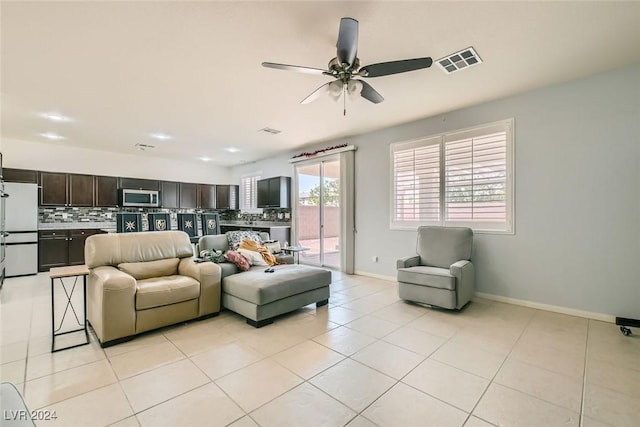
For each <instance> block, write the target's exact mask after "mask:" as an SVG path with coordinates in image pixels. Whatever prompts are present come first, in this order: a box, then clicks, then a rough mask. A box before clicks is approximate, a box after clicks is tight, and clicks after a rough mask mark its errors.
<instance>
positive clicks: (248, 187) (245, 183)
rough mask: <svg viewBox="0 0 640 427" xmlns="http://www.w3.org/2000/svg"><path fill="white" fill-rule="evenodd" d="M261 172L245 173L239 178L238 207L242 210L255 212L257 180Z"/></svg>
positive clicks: (256, 207) (256, 205)
mask: <svg viewBox="0 0 640 427" xmlns="http://www.w3.org/2000/svg"><path fill="white" fill-rule="evenodd" d="M260 178H261V174H258V173H256V174H251V175H245V176H243V177H242V179H241V180H240V192H241V194H240V209H241V210H242V211H243V212H257V211H261V209H258V181H259V180H260Z"/></svg>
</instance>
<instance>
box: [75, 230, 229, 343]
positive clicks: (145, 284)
mask: <svg viewBox="0 0 640 427" xmlns="http://www.w3.org/2000/svg"><path fill="white" fill-rule="evenodd" d="M84 250H85V263H86V265H87V267H89V271H90V273H89V280H88V283H87V317H88V319H89V323H90V324H91V326H92V327H93V329H94V330H95V332H96V334H97V336H98V339H99V340H100V343H101V345H102V346H103V347H107V346H109V345H113V344H117V343H119V342H122V341H126V340H128V339H130V338H132V337H133V336H134V335H136V334H139V333H141V332H144V331H149V330H152V329H156V328H159V327H162V326H167V325H171V324H174V323H178V322H183V321H186V320H190V319H195V318H200V317H209V316H212V315H216V314H218V313H219V312H220V268H219V267H218V266H217V265H216V264H214V263H211V262H208V263H200V264H197V263H195V262H194V261H193V247H192V246H191V242H190V240H189V236H188V235H187V234H186V233H184V232H182V231H155V232H143V233H119V234H115V233H113V234H98V235H94V236H90V237H89V238H88V239H87V241H86V244H85V249H84Z"/></svg>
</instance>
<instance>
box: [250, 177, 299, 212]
mask: <svg viewBox="0 0 640 427" xmlns="http://www.w3.org/2000/svg"><path fill="white" fill-rule="evenodd" d="M257 187H258V207H259V208H289V207H290V206H291V178H289V177H288V176H276V177H273V178H267V179H261V180H259V181H258V183H257Z"/></svg>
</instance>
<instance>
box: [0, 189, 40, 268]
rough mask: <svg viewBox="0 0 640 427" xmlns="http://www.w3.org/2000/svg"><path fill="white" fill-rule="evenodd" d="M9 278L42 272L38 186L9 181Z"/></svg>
mask: <svg viewBox="0 0 640 427" xmlns="http://www.w3.org/2000/svg"><path fill="white" fill-rule="evenodd" d="M4 192H5V193H6V194H8V195H9V196H8V197H7V198H6V199H5V203H6V204H5V215H6V217H5V230H6V232H7V237H6V240H5V245H6V246H5V248H6V257H5V277H15V276H26V275H29V274H37V273H38V185H37V184H21V183H15V182H6V183H5V184H4Z"/></svg>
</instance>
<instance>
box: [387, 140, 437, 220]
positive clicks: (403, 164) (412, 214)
mask: <svg viewBox="0 0 640 427" xmlns="http://www.w3.org/2000/svg"><path fill="white" fill-rule="evenodd" d="M440 141H441V138H439V137H438V138H429V139H426V140H421V141H414V142H411V143H402V144H393V145H392V147H391V150H392V162H393V165H392V167H393V179H394V181H393V201H392V205H393V207H394V212H393V218H392V222H393V224H394V225H396V226H400V227H402V226H409V227H415V226H416V224H417V223H420V224H423V225H424V224H434V225H435V224H438V223H439V222H440Z"/></svg>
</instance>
